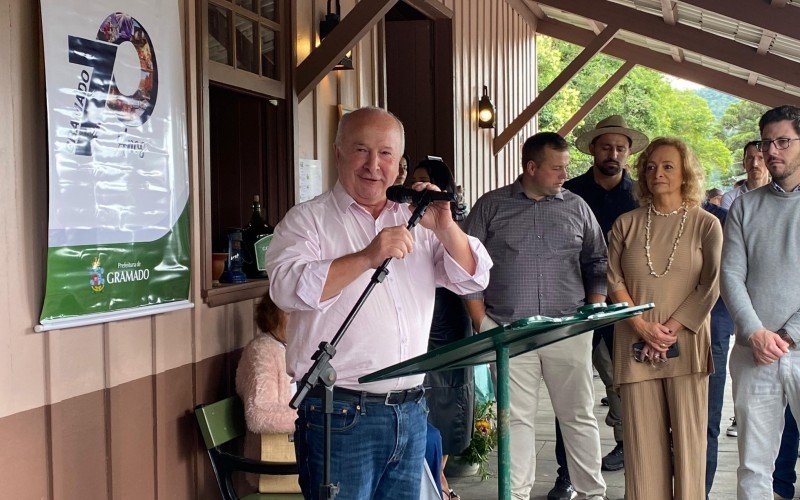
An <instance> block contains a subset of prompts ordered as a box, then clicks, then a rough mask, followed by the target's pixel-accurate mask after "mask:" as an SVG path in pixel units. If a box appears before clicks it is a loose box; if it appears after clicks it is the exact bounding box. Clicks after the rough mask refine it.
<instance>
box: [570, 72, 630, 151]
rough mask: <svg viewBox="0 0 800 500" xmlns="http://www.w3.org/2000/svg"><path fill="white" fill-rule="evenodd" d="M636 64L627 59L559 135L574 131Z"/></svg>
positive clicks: (573, 116)
mask: <svg viewBox="0 0 800 500" xmlns="http://www.w3.org/2000/svg"><path fill="white" fill-rule="evenodd" d="M635 66H636V63H634V62H631V61H625V63H623V64H622V66H620V67H619V69H618V70H617V71H616V72H614V74H613V75H611V78H609V79H608V80H606V81H605V82H604V83H603V85H601V86H600V88H599V89H597V91H595V93H594V94H592V96H591V97H590V98H589V99H587V100H586V102H585V103H583V106H581V107H580V109H578V111H576V112H575V114H574V115H572V117H571V118H570V119H569V120H567V122H566V123H565V124H564V125H563V126H562V127H561V130H559V131H558V135H560V136H561V137H566V136H567V134H569V133H570V132H572V129H574V128H575V127H577V126H578V124H579V123H580V122H581V120H583V119H584V118H586V115H588V114H589V113H591V111H592V110H593V109H594V108H595V107H597V105H598V104H600V101H602V100H603V98H604V97H605V96H607V95H608V93H609V92H611V91H612V90H614V87H616V86H617V85H618V84H619V82H621V81H622V79H623V78H625V77H626V76H627V75H628V73H630V72H631V70H632V69H633V68H634V67H635Z"/></svg>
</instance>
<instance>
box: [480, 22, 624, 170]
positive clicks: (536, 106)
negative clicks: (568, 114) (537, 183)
mask: <svg viewBox="0 0 800 500" xmlns="http://www.w3.org/2000/svg"><path fill="white" fill-rule="evenodd" d="M618 30H619V28H617V27H616V26H611V25H609V26H606V28H605V29H604V30H603V31H602V32H601V33H600V34H599V35H597V37H596V38H595V39H594V40H592V41H591V42H590V43H589V44H588V45H587V46H586V48H585V49H583V51H582V52H581V53H580V54H578V56H577V57H576V58H575V59H574V60H573V61H572V62H571V63H569V64H568V65H567V67H566V68H564V71H562V72H561V73H560V74H559V75H558V76H557V77H555V79H554V80H553V81H552V82H551V83H550V85H548V86H547V87H545V89H544V90H542V91H541V92H539V95H538V96H536V98H535V99H534V100H533V102H531V103H530V104H529V105H528V107H527V108H525V109H524V110H523V111H522V113H520V114H519V116H517V117H516V118H514V121H512V122H511V123H509V124H508V126H507V127H506V128H505V130H503V132H501V133H500V135H498V136H497V137H495V138H494V141H493V143H492V146H493V149H494V154H497V153H499V152H500V150H501V149H503V148H504V147H505V146H506V144H508V142H509V141H510V140H511V138H512V137H514V136H515V135H517V133H518V132H519V131H520V130H522V127H524V126H525V124H526V123H528V122H529V121H531V120H532V119H533V117H534V116H536V113H538V112H539V110H541V109H542V108H543V107H544V105H545V104H547V103H548V102H549V101H550V99H552V98H553V96H555V95H556V93H558V91H559V90H561V88H562V87H563V86H564V85H566V84H567V82H569V81H570V80H571V79H572V77H573V76H575V75H576V74H577V73H578V71H580V70H581V68H583V67H584V66H585V65H586V63H588V62H589V60H590V59H591V58H592V57H594V56H595V54H597V53H598V52H600V51H601V50H603V47H605V46H606V44H608V42H610V41H611V39H612V38H614V35H616V33H617V31H618Z"/></svg>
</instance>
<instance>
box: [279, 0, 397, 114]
mask: <svg viewBox="0 0 800 500" xmlns="http://www.w3.org/2000/svg"><path fill="white" fill-rule="evenodd" d="M396 3H397V0H371V1H369V2H366V1H365V2H358V3H357V4H356V5H355V6H354V7H353V8H352V10H350V12H348V13H347V15H346V16H344V18H343V19H342V21H341V22H340V23H339V25H338V26H336V28H334V29H333V31H331V32H330V34H329V35H328V36H326V37H325V40H322V42H321V43H320V44H319V47H317V48H315V49H313V50H312V51H311V53H310V54H309V55H308V57H306V58H305V60H303V62H301V63H300V65H299V66H298V67H297V72H296V76H297V77H296V79H295V90H296V91H297V100H298V101H302V100H303V99H304V98H305V97H306V96H307V95H308V94H309V93H311V91H312V90H313V89H314V87H316V86H317V84H318V83H319V82H320V81H321V80H322V79H323V78H325V75H327V74H328V72H329V71H330V70H331V69H332V68H333V67H334V66H336V63H337V62H339V61H340V60H341V59H342V57H344V55H345V54H346V53H347V51H348V50H350V49H352V48H353V46H354V45H355V44H357V43H358V42H359V40H361V38H363V37H364V35H366V34H367V33H368V32H369V30H371V29H372V28H373V27H374V26H375V25H376V24H377V23H378V21H379V20H381V18H383V16H385V15H386V13H387V12H388V11H389V10H390V9H391V8H392V7H394V4H396ZM289 42H290V43H294V41H292V40H290V41H289Z"/></svg>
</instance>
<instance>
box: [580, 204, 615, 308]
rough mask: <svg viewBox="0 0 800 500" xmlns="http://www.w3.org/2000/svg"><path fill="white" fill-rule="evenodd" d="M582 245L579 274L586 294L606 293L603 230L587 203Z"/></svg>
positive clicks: (606, 253)
mask: <svg viewBox="0 0 800 500" xmlns="http://www.w3.org/2000/svg"><path fill="white" fill-rule="evenodd" d="M584 208H585V210H583V212H584V214H583V220H584V221H586V222H585V227H584V231H583V245H582V247H581V255H580V262H581V275H582V276H583V287H584V290H585V293H586V295H587V296H588V295H590V294H599V295H606V288H607V287H606V285H607V278H606V271H607V269H608V248H607V247H606V242H605V238H603V230H602V229H601V228H600V224H598V222H597V219H595V217H594V214H593V213H592V211H591V210H589V207H588V205H587V206H585V207H584Z"/></svg>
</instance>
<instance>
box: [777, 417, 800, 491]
mask: <svg viewBox="0 0 800 500" xmlns="http://www.w3.org/2000/svg"><path fill="white" fill-rule="evenodd" d="M785 417H786V423H785V424H784V426H783V436H782V437H781V448H780V450H779V451H778V458H777V459H775V471H774V472H773V473H772V491H774V492H775V493H777V494H778V495H780V496H782V497H784V498H794V483H795V481H796V480H797V474H796V473H795V471H794V466H795V464H796V463H797V448H798V445H800V434H798V432H797V422H796V421H795V419H794V416H792V411H791V410H790V409H789V405H786V414H785Z"/></svg>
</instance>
